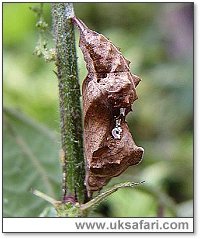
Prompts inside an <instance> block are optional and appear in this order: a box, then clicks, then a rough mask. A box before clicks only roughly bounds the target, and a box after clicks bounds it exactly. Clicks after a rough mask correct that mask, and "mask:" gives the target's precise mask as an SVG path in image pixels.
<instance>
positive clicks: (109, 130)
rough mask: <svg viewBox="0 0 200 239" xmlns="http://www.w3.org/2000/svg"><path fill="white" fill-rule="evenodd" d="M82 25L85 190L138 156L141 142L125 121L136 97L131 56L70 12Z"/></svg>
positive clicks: (97, 185) (136, 80)
mask: <svg viewBox="0 0 200 239" xmlns="http://www.w3.org/2000/svg"><path fill="white" fill-rule="evenodd" d="M73 22H74V24H75V25H76V26H77V27H78V28H79V30H80V43H79V46H80V48H81V50H82V52H83V56H84V60H85V62H86V67H87V70H88V74H87V77H86V78H85V80H84V82H83V88H82V93H83V116H84V149H85V158H86V165H87V169H86V186H87V190H88V193H89V195H90V194H91V192H93V191H97V190H100V189H101V188H102V187H103V186H104V185H106V184H107V183H108V181H109V180H110V179H111V178H112V177H115V176H118V175H120V174H121V173H122V172H123V171H124V170H126V169H127V168H128V167H129V166H130V165H136V164H138V163H139V162H140V161H141V160H142V156H143V152H144V150H143V148H142V147H138V146H137V145H136V144H135V142H134V141H133V138H132V135H131V133H130V132H129V129H128V125H127V123H126V121H125V117H126V115H127V114H128V113H129V112H130V111H131V105H132V103H133V102H134V101H135V100H136V99H137V94H136V89H135V88H136V86H137V85H138V83H139V82H140V78H139V77H138V76H136V75H133V74H132V73H131V72H130V69H129V64H130V62H129V61H128V60H127V59H125V58H124V57H123V55H122V54H121V52H120V51H119V50H118V48H117V47H115V46H114V45H113V44H112V42H110V41H109V40H108V39H107V38H106V37H104V36H103V35H101V34H99V33H97V32H94V31H92V30H90V29H89V28H88V27H87V26H86V25H85V24H84V23H83V22H82V21H81V20H79V19H78V18H76V17H74V18H73Z"/></svg>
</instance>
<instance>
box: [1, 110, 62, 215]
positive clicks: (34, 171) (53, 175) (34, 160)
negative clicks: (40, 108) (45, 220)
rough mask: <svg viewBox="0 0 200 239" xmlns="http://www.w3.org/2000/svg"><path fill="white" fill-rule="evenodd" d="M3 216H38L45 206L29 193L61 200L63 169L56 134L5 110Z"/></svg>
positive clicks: (19, 114) (45, 204)
mask: <svg viewBox="0 0 200 239" xmlns="http://www.w3.org/2000/svg"><path fill="white" fill-rule="evenodd" d="M3 152H4V153H3V209H4V210H3V215H4V217H35V216H39V215H40V214H41V213H42V211H43V210H44V208H45V207H46V206H49V204H48V203H47V202H44V201H43V200H41V199H40V198H37V197H35V196H34V195H33V194H32V193H31V192H30V189H38V190H41V191H44V192H45V193H47V194H48V195H50V196H52V197H54V198H59V197H60V195H59V194H60V191H61V188H60V185H61V183H60V181H61V177H60V175H61V167H60V165H59V143H58V139H57V138H56V137H55V134H54V133H52V132H51V131H49V130H48V129H46V128H45V127H43V126H41V125H39V124H37V123H35V122H33V121H32V120H30V119H28V118H26V117H25V116H23V114H22V113H21V112H17V111H14V110H11V109H8V108H6V109H4V124H3Z"/></svg>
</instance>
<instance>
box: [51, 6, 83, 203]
mask: <svg viewBox="0 0 200 239" xmlns="http://www.w3.org/2000/svg"><path fill="white" fill-rule="evenodd" d="M73 14H74V11H73V4H72V3H53V4H52V16H53V31H54V39H55V45H56V57H57V59H56V65H57V75H58V86H59V100H60V122H61V123H60V127H61V143H62V151H63V153H64V154H63V191H64V192H63V193H64V195H63V201H64V200H65V199H66V198H67V197H74V199H75V200H76V201H77V200H78V202H79V203H82V202H83V201H84V195H85V186H84V178H85V166H84V154H83V129H82V113H81V104H80V86H79V81H78V71H77V57H76V48H75V35H74V26H73V24H72V21H71V17H73Z"/></svg>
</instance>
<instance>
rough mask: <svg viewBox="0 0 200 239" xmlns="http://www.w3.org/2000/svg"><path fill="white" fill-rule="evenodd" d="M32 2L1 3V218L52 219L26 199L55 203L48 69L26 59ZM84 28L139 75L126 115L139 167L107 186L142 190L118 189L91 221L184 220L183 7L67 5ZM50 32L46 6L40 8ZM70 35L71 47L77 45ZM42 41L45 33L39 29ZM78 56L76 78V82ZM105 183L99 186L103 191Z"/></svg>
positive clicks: (55, 136)
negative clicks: (139, 150)
mask: <svg viewBox="0 0 200 239" xmlns="http://www.w3.org/2000/svg"><path fill="white" fill-rule="evenodd" d="M34 5H37V4H34V3H30V4H28V3H26V4H25V3H4V4H3V47H4V52H3V78H4V81H3V101H4V107H5V108H4V109H5V110H4V124H3V126H4V134H3V189H4V194H3V202H4V216H6V217H24V216H26V217H33V216H34V217H38V216H53V215H54V213H55V212H54V211H53V210H52V208H51V207H49V205H48V204H47V203H45V202H43V201H42V200H41V199H39V198H36V197H35V196H33V195H32V194H31V193H30V189H31V188H36V189H38V190H40V191H43V192H45V193H47V194H49V195H51V196H53V197H55V198H57V199H60V197H61V167H60V163H59V148H60V138H59V111H58V87H57V78H56V75H55V74H54V72H53V70H55V66H54V64H53V63H49V64H47V63H44V61H43V59H38V58H37V57H35V56H34V55H33V54H32V52H33V50H34V47H35V45H36V42H37V37H38V36H37V32H36V28H35V22H36V16H35V15H34V13H33V12H31V11H30V9H29V7H31V6H34ZM74 5H75V11H76V14H77V16H78V17H79V18H81V19H82V20H83V21H84V22H85V23H86V25H88V26H89V27H90V28H91V29H94V30H95V31H98V32H101V33H102V34H104V35H105V36H107V37H108V38H109V39H110V40H111V41H112V42H113V43H114V44H115V45H116V46H118V47H120V48H121V51H122V52H123V54H124V55H125V57H126V58H127V59H129V60H130V61H131V70H132V72H134V73H135V74H137V75H139V76H140V77H141V78H142V82H141V83H140V85H139V86H138V88H137V91H138V96H139V99H138V100H137V101H136V102H135V104H134V109H133V113H130V114H129V116H128V124H129V126H130V129H131V132H132V134H133V137H134V139H135V141H136V142H137V144H138V145H141V146H143V147H144V149H145V155H144V159H143V162H142V163H141V164H140V165H138V166H136V167H130V168H129V169H128V170H127V171H126V172H125V173H124V174H122V175H121V176H119V177H117V178H115V179H113V180H111V181H110V183H109V185H112V184H114V183H116V182H124V181H126V180H131V181H136V182H138V181H142V180H145V182H146V183H145V185H144V186H139V187H137V188H135V189H123V190H119V191H118V192H116V193H115V194H113V195H112V196H110V197H109V198H108V199H107V200H106V201H105V202H104V203H103V204H101V205H100V206H99V207H98V208H97V209H96V211H95V212H94V214H93V216H106V217H123V216H125V217H126V216H128V217H132V216H135V217H152V216H153V217H156V216H169V217H171V216H178V217H182V216H186V217H187V216H192V215H193V211H192V209H193V4H192V3H76V4H74ZM44 11H45V17H46V20H47V21H48V23H49V25H50V26H51V14H50V5H49V4H44ZM78 37H79V36H78V33H77V38H76V39H77V45H78ZM49 39H51V40H50V44H52V36H51V32H49ZM77 51H78V63H79V69H80V71H79V75H80V81H82V80H83V79H84V77H85V76H86V69H85V63H84V61H83V57H82V54H81V52H80V50H79V49H77ZM109 185H108V186H109Z"/></svg>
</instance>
